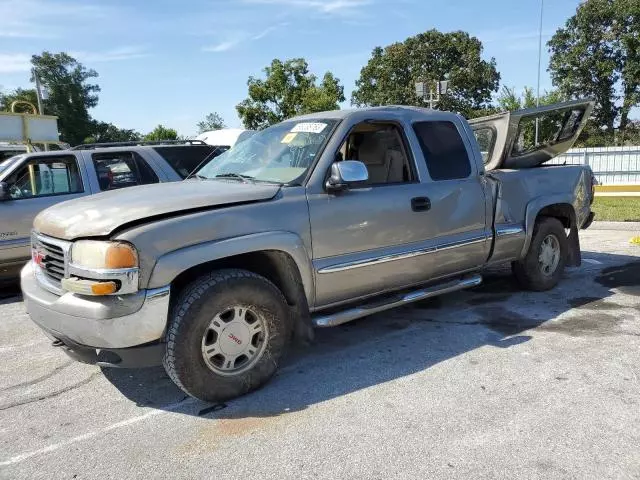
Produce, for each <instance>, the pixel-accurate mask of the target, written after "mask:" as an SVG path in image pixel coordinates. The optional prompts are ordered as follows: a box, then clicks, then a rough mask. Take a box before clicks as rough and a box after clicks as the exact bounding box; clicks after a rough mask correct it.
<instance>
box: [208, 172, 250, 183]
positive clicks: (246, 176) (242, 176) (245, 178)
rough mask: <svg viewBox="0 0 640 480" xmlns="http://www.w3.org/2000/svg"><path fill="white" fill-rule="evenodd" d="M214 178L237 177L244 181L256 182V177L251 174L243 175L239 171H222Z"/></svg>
mask: <svg viewBox="0 0 640 480" xmlns="http://www.w3.org/2000/svg"><path fill="white" fill-rule="evenodd" d="M214 178H237V179H238V180H240V181H242V183H249V182H251V183H255V181H254V178H253V177H251V176H249V175H241V174H239V173H221V174H219V175H216V176H215V177H214Z"/></svg>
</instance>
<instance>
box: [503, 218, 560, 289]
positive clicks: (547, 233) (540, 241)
mask: <svg viewBox="0 0 640 480" xmlns="http://www.w3.org/2000/svg"><path fill="white" fill-rule="evenodd" d="M568 250H569V247H568V241H567V235H566V233H565V231H564V226H563V225H562V223H561V222H560V220H558V219H557V218H550V217H542V218H540V219H538V220H537V221H536V224H535V226H534V229H533V238H532V239H531V245H530V246H529V251H528V252H527V255H526V256H525V257H524V258H523V259H522V260H519V261H517V262H514V263H513V265H512V269H513V273H514V275H515V277H516V279H517V280H518V283H520V285H521V286H523V287H524V288H526V289H528V290H533V291H537V292H542V291H545V290H550V289H552V288H553V287H555V286H556V285H557V284H558V282H559V281H560V278H561V277H562V273H563V272H564V267H565V264H566V261H567V253H568Z"/></svg>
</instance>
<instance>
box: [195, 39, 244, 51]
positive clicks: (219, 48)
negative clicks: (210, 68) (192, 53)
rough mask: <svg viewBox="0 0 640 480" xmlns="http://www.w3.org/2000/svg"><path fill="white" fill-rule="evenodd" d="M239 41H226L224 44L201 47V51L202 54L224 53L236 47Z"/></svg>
mask: <svg viewBox="0 0 640 480" xmlns="http://www.w3.org/2000/svg"><path fill="white" fill-rule="evenodd" d="M240 41H241V40H227V41H224V42H220V43H217V44H215V45H211V46H209V47H203V48H202V50H203V51H204V52H215V53H219V52H226V51H227V50H231V49H232V48H233V47H235V46H236V45H238V44H239V43H240Z"/></svg>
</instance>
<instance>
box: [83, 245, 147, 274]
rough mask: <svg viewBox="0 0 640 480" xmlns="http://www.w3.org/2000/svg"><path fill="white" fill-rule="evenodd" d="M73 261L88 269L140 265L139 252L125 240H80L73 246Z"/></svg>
mask: <svg viewBox="0 0 640 480" xmlns="http://www.w3.org/2000/svg"><path fill="white" fill-rule="evenodd" d="M71 263H72V264H73V265H75V266H77V267H80V268H88V269H90V268H96V269H118V268H135V267H137V266H138V252H137V251H136V249H135V247H134V246H133V245H131V244H129V243H125V242H101V241H97V240H79V241H77V242H75V243H74V244H73V247H71Z"/></svg>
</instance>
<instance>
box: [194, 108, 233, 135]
mask: <svg viewBox="0 0 640 480" xmlns="http://www.w3.org/2000/svg"><path fill="white" fill-rule="evenodd" d="M197 127H198V133H202V132H208V131H209V130H220V129H221V128H226V127H227V126H226V124H225V123H224V119H223V118H222V116H220V114H218V112H213V113H210V114H209V115H207V116H206V117H205V119H204V120H202V121H201V122H198V123H197Z"/></svg>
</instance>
